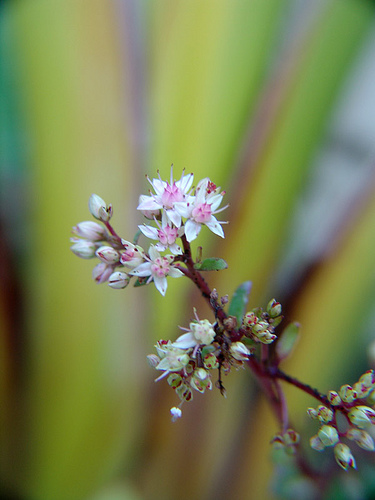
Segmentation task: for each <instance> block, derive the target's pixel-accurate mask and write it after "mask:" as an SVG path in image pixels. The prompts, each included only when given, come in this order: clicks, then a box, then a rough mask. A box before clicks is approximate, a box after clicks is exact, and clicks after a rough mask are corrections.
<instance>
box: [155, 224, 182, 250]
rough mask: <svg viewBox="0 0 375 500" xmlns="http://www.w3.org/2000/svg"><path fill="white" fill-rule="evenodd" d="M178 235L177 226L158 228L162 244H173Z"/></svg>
mask: <svg viewBox="0 0 375 500" xmlns="http://www.w3.org/2000/svg"><path fill="white" fill-rule="evenodd" d="M177 235H178V229H177V227H171V226H166V227H164V228H163V229H159V230H158V237H159V241H160V243H161V244H162V245H166V246H168V245H173V243H174V242H175V241H176V238H177Z"/></svg>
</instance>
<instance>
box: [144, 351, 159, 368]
mask: <svg viewBox="0 0 375 500" xmlns="http://www.w3.org/2000/svg"><path fill="white" fill-rule="evenodd" d="M146 357H147V362H148V364H149V365H150V366H151V368H156V367H157V365H158V364H159V363H160V358H159V356H156V354H149V355H148V356H146Z"/></svg>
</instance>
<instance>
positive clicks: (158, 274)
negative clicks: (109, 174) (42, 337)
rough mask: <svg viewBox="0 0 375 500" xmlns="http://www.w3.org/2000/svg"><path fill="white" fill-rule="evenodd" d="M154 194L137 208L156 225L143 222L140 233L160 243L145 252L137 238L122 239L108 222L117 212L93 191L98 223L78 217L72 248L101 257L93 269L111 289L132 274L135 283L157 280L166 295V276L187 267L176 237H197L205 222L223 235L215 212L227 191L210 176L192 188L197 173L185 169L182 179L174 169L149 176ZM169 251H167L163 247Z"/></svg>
mask: <svg viewBox="0 0 375 500" xmlns="http://www.w3.org/2000/svg"><path fill="white" fill-rule="evenodd" d="M148 180H149V182H150V184H151V185H152V187H153V189H154V191H155V193H150V195H149V196H146V195H141V197H140V200H139V201H140V202H139V205H138V210H140V211H141V212H142V213H143V215H144V216H145V217H146V218H147V219H152V220H153V221H154V223H155V226H151V225H146V224H142V225H140V226H139V230H140V232H141V233H142V234H143V235H144V236H146V238H149V239H151V240H156V241H157V243H155V244H151V245H150V246H149V248H148V251H146V250H145V249H144V248H142V247H141V246H139V245H138V244H137V243H138V237H137V238H136V239H135V241H134V242H133V243H132V242H130V241H127V240H125V239H122V238H120V237H119V236H118V235H117V234H116V232H115V231H114V229H113V228H112V226H111V224H110V219H111V217H112V215H113V209H112V205H107V204H106V203H105V202H104V200H103V199H102V198H100V196H98V195H96V194H93V195H91V197H90V199H89V210H90V212H91V214H92V215H93V216H94V217H95V218H96V219H97V220H98V221H100V222H101V223H102V224H104V225H101V224H99V223H98V222H92V221H85V222H80V223H79V224H77V226H75V227H74V228H73V234H74V236H73V238H71V242H72V243H73V245H72V247H71V250H72V251H73V253H75V254H76V255H77V256H78V257H81V258H84V259H90V258H93V257H97V258H98V259H99V261H100V262H99V264H97V265H96V266H95V268H94V270H93V278H94V280H95V281H96V282H97V283H104V282H107V281H108V284H109V286H111V287H112V288H117V289H119V288H125V287H126V286H127V285H128V284H129V282H130V279H131V278H132V277H133V276H135V277H136V278H138V280H137V281H136V286H139V285H143V284H148V283H150V282H151V281H153V282H154V284H155V286H156V288H157V290H158V291H159V292H160V293H161V294H162V295H165V293H166V290H167V286H168V283H167V277H172V278H179V277H180V276H183V272H182V271H181V269H180V268H179V265H178V260H179V257H178V256H181V255H182V253H183V252H182V250H181V247H180V246H179V245H178V244H177V239H178V238H181V237H185V238H186V240H187V241H188V242H190V241H192V240H194V239H195V238H196V237H197V236H198V233H199V232H200V230H201V227H202V224H204V225H206V226H207V227H208V228H209V229H211V231H212V232H214V233H215V234H217V235H219V236H221V237H224V232H223V229H222V227H221V224H223V223H224V222H219V221H218V220H217V219H216V218H215V216H214V214H216V213H218V212H220V211H221V210H224V209H225V208H226V207H223V208H221V209H219V206H220V204H221V201H222V198H223V195H224V192H221V191H220V188H219V187H216V185H215V184H214V183H213V182H211V181H210V180H209V179H208V178H206V179H203V180H201V181H200V182H199V183H198V185H197V187H196V189H195V190H194V193H193V188H192V183H193V174H188V175H184V174H182V176H181V179H180V180H179V181H174V180H173V171H172V169H171V178H170V182H165V181H162V180H161V179H160V176H159V178H158V179H153V180H151V179H148ZM166 251H169V252H170V253H167V254H163V255H162V252H166Z"/></svg>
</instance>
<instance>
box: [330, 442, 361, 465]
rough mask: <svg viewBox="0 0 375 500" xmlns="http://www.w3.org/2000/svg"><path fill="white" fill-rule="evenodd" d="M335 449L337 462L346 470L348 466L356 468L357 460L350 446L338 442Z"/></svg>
mask: <svg viewBox="0 0 375 500" xmlns="http://www.w3.org/2000/svg"><path fill="white" fill-rule="evenodd" d="M333 451H334V453H335V459H336V462H337V463H338V464H339V466H340V467H342V468H343V469H344V470H347V469H348V467H351V468H352V469H355V468H356V465H355V460H354V457H353V455H352V453H351V451H350V448H349V446H347V445H346V444H344V443H337V444H336V446H335V448H334V450H333Z"/></svg>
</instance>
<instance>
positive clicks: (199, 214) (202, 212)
mask: <svg viewBox="0 0 375 500" xmlns="http://www.w3.org/2000/svg"><path fill="white" fill-rule="evenodd" d="M191 215H192V218H193V219H194V220H195V222H198V223H199V224H204V223H205V222H208V221H209V220H210V219H211V215H212V212H211V205H209V204H208V203H200V204H199V205H197V206H196V207H195V208H193V211H192V213H191Z"/></svg>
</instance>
